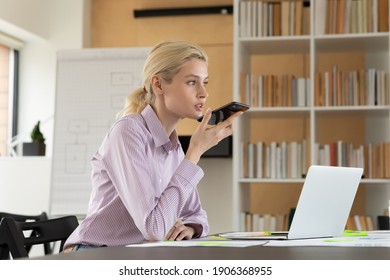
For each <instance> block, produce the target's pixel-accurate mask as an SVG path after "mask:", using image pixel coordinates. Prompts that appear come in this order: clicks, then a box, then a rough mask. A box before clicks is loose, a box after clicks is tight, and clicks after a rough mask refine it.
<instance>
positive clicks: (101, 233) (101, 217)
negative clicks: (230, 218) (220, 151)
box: [64, 105, 209, 248]
mask: <svg viewBox="0 0 390 280" xmlns="http://www.w3.org/2000/svg"><path fill="white" fill-rule="evenodd" d="M91 164H92V194H91V198H90V202H89V205H88V213H87V215H86V218H85V219H84V220H83V221H82V222H81V223H80V225H79V226H78V228H77V229H76V230H75V231H74V232H73V233H72V234H71V236H70V237H69V238H68V240H67V241H66V243H65V246H64V248H66V247H68V246H71V245H74V244H86V245H97V246H104V245H106V246H116V245H126V244H132V243H140V242H144V241H146V240H149V241H152V240H163V239H164V237H165V235H166V234H167V233H168V231H169V230H170V229H171V228H172V226H173V225H174V224H175V222H176V221H177V220H178V219H181V220H182V221H183V222H184V223H185V224H189V223H192V224H198V225H200V226H201V228H202V230H203V231H202V232H201V233H200V234H199V236H204V235H206V234H207V233H208V231H209V225H208V222H207V215H206V212H205V211H204V210H203V209H202V206H201V203H200V199H199V194H198V191H197V188H196V186H197V184H198V183H199V181H200V180H201V179H202V178H203V175H204V174H203V171H202V169H201V168H200V167H199V166H198V165H195V164H193V163H191V162H190V161H188V160H186V159H185V158H184V153H183V150H182V148H181V145H180V142H179V141H178V137H177V134H176V132H173V133H172V134H171V135H170V137H168V136H167V135H166V133H165V130H164V128H163V126H162V124H161V122H160V120H159V119H158V117H157V115H156V113H155V112H154V110H153V109H152V107H151V106H149V105H148V106H147V107H146V108H145V109H144V110H143V111H142V113H141V114H131V115H127V116H125V117H123V118H121V119H119V120H118V121H117V122H116V123H115V124H114V125H113V126H112V127H111V129H110V131H109V132H108V134H107V135H106V137H105V138H104V140H103V143H102V145H101V147H100V148H99V150H98V151H97V152H96V154H95V155H94V156H93V157H92V161H91Z"/></svg>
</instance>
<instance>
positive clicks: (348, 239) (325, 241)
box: [264, 231, 390, 247]
mask: <svg viewBox="0 0 390 280" xmlns="http://www.w3.org/2000/svg"><path fill="white" fill-rule="evenodd" d="M367 233H368V234H367V236H343V237H334V238H318V239H300V240H272V241H270V242H268V243H267V244H264V246H282V247H283V246H325V247H390V233H389V232H388V231H387V232H381V231H372V232H367Z"/></svg>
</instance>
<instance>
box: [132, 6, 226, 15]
mask: <svg viewBox="0 0 390 280" xmlns="http://www.w3.org/2000/svg"><path fill="white" fill-rule="evenodd" d="M207 14H222V15H226V14H233V5H230V6H210V7H192V8H167V9H145V10H134V18H140V17H163V16H188V15H207Z"/></svg>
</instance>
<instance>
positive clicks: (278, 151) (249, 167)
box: [240, 140, 307, 179]
mask: <svg viewBox="0 0 390 280" xmlns="http://www.w3.org/2000/svg"><path fill="white" fill-rule="evenodd" d="M240 157H241V158H240V166H242V167H243V168H242V169H240V171H241V174H240V176H241V177H242V178H258V179H262V178H266V179H287V178H303V177H305V174H306V171H307V170H306V141H305V140H303V141H300V142H298V141H296V142H285V141H284V142H276V141H273V142H271V143H265V142H261V141H259V142H257V143H244V142H242V143H241V153H240Z"/></svg>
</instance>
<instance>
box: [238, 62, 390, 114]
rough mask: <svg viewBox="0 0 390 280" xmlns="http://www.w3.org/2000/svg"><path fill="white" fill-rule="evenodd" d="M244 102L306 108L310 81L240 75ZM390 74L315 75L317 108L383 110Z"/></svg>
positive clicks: (334, 69) (388, 100) (334, 72)
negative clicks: (375, 107)
mask: <svg viewBox="0 0 390 280" xmlns="http://www.w3.org/2000/svg"><path fill="white" fill-rule="evenodd" d="M240 85H241V89H240V91H241V100H242V102H244V103H246V104H249V105H250V106H251V107H306V106H309V104H310V79H309V78H300V77H295V76H294V75H290V74H285V75H255V74H252V73H241V76H240ZM389 91H390V75H389V73H387V72H385V71H382V70H379V69H374V68H369V69H359V70H352V71H342V70H339V69H338V68H337V65H334V66H333V67H332V70H331V71H324V72H316V73H315V80H314V105H315V106H383V105H389V104H390V96H389V94H388V92H389Z"/></svg>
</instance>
